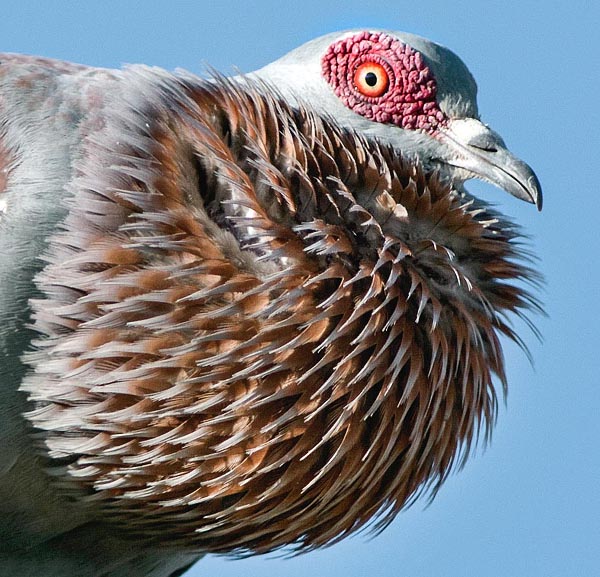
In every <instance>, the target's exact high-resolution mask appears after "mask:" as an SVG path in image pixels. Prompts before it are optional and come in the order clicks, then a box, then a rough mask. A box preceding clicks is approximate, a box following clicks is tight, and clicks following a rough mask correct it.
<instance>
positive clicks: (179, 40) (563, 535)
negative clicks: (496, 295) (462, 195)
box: [0, 0, 600, 577]
mask: <svg viewBox="0 0 600 577" xmlns="http://www.w3.org/2000/svg"><path fill="white" fill-rule="evenodd" d="M0 8H1V10H0V50H2V51H11V52H24V53H29V54H39V55H43V56H49V57H54V58H61V59H65V60H71V61H76V62H82V63H85V64H90V65H96V66H105V67H118V66H121V65H122V64H123V63H127V62H130V63H137V62H141V63H146V64H152V65H157V66H162V67H165V68H167V69H173V68H176V67H182V68H186V69H188V70H190V71H192V72H196V73H199V74H201V73H203V71H204V70H205V66H206V65H207V64H210V65H211V66H213V67H215V68H217V69H218V70H220V71H222V72H231V71H232V70H233V68H234V67H237V68H239V69H240V70H241V71H250V70H252V69H255V68H258V67H260V66H262V65H264V64H266V63H268V62H270V61H272V60H274V59H276V58H277V57H278V56H280V55H282V54H284V53H285V52H287V51H288V50H290V49H292V48H294V47H295V46H297V45H299V44H302V43H303V42H305V41H307V40H309V39H311V38H313V37H315V36H319V35H321V34H324V33H326V32H330V31H334V30H342V29H346V28H351V27H352V28H354V27H380V28H388V29H391V30H405V31H410V32H413V33H417V34H420V35H423V36H427V37H428V38H430V39H432V40H436V41H437V42H440V43H442V44H444V45H446V46H448V47H450V48H452V49H453V50H454V51H455V52H456V53H457V54H459V55H460V56H461V57H462V58H463V60H464V61H465V62H466V63H467V65H468V66H469V68H470V69H471V71H472V72H473V74H474V75H475V77H476V79H477V82H478V84H479V104H480V111H481V114H482V118H483V119H484V121H486V122H487V123H489V124H490V125H491V126H492V127H493V128H494V129H495V130H497V131H498V132H500V134H502V135H503V137H504V138H505V140H506V142H507V143H508V145H509V147H510V148H511V149H512V150H513V151H514V152H515V153H516V154H518V155H519V156H520V157H521V158H523V159H524V160H526V161H527V162H528V163H530V164H531V165H532V166H533V167H534V169H535V170H536V172H537V174H538V176H539V178H540V180H541V182H542V184H543V187H544V195H545V203H544V211H543V212H542V213H541V214H539V213H537V212H536V211H535V209H534V208H533V207H532V206H530V205H526V204H525V203H522V202H519V201H517V200H516V199H514V198H512V197H510V196H509V195H507V194H505V193H503V192H501V191H497V190H496V189H493V188H492V187H490V186H487V185H483V184H479V183H472V184H471V185H470V186H469V188H470V190H471V191H475V192H476V193H477V194H478V195H482V196H484V197H485V198H491V199H493V200H494V201H496V202H497V203H499V204H500V206H501V208H502V210H503V211H504V212H506V213H507V214H509V215H511V216H513V217H514V218H515V219H516V220H517V221H518V222H519V223H521V224H522V225H523V226H524V228H525V229H526V230H527V231H528V233H529V234H530V235H531V238H532V240H531V247H532V249H533V251H534V252H535V253H536V254H537V255H539V257H540V265H539V267H540V268H541V270H542V272H543V273H544V275H545V277H546V281H547V284H546V288H545V289H544V291H543V292H542V293H541V298H542V300H543V302H544V305H545V308H546V311H547V313H548V315H549V316H548V318H547V319H544V318H536V319H535V320H536V324H537V325H538V327H539V328H540V330H541V332H542V334H543V336H544V342H543V343H539V342H537V341H536V339H535V337H534V336H533V335H532V334H531V333H530V332H528V331H527V329H526V328H524V327H520V330H521V333H522V334H523V336H524V337H525V340H526V341H527V343H528V344H529V346H530V348H531V351H532V354H533V357H534V359H535V367H533V368H532V366H531V365H530V363H529V362H528V360H527V358H526V357H525V355H524V354H523V352H522V351H520V350H519V349H518V348H517V347H515V346H513V345H511V344H507V346H506V348H505V354H506V357H507V368H508V377H509V385H510V393H509V397H508V401H507V404H506V407H504V408H502V410H501V412H500V415H499V421H498V426H497V428H496V430H495V434H494V437H493V442H492V444H491V446H490V447H489V448H488V449H487V450H486V451H485V452H484V451H479V452H478V453H477V454H476V455H475V456H474V458H472V459H471V460H470V462H469V463H468V464H467V466H466V468H465V469H464V470H462V471H460V472H458V473H457V474H455V475H452V476H451V477H450V479H449V480H448V481H447V483H446V484H445V486H444V487H443V488H442V490H441V491H440V493H439V494H438V496H437V498H436V500H435V501H434V502H433V504H432V505H431V506H429V507H425V503H423V502H419V503H417V504H416V505H415V506H414V507H413V508H412V509H410V510H408V511H406V512H405V513H403V514H401V515H399V516H398V518H397V519H396V521H395V522H394V523H393V525H392V526H391V527H390V528H388V530H387V531H386V532H384V533H383V534H382V535H381V536H378V537H377V538H375V539H369V538H368V537H367V536H364V535H359V536H356V537H353V538H351V539H349V540H346V541H345V542H343V543H341V544H339V545H336V546H334V547H331V548H329V549H326V550H324V551H320V552H315V553H310V554H308V555H303V556H300V557H298V558H294V559H281V558H276V559H273V558H269V557H266V558H265V557H258V558H252V559H245V560H235V561H230V560H226V559H223V558H217V557H211V558H205V559H204V560H202V561H200V562H199V563H198V564H197V565H196V566H195V567H194V568H193V569H192V570H191V571H190V572H189V573H188V576H189V577H194V576H196V577H201V576H210V577H228V576H236V577H238V576H239V577H242V576H243V577H253V576H260V577H268V576H276V575H285V576H286V577H295V576H302V577H304V576H306V575H312V576H316V577H340V576H343V577H359V576H360V577H362V576H367V575H373V576H378V577H379V576H380V577H388V576H394V577H471V576H472V577H538V576H540V577H542V576H543V577H594V576H598V575H600V492H599V490H600V443H599V441H600V360H599V357H600V334H599V332H600V331H599V328H598V324H599V321H600V314H599V303H600V286H599V285H600V283H599V280H600V259H599V254H600V242H599V238H600V226H599V224H598V222H599V221H598V215H599V214H600V202H599V199H600V187H599V183H600V178H599V177H598V171H599V170H600V135H599V132H600V114H599V112H598V107H599V102H600V80H599V78H600V64H599V61H600V40H599V38H600V8H599V5H598V3H596V2H593V1H591V0H587V1H578V0H571V1H569V2H559V1H556V0H550V1H545V2H544V1H530V2H526V1H521V2H519V1H510V0H505V1H503V2H477V1H475V0H470V1H469V0H454V1H452V2H441V1H438V0H419V1H417V2H405V1H402V0H394V1H392V0H387V1H386V0H363V1H355V0H346V1H344V2H340V1H337V0H333V1H331V0H327V1H326V0H320V1H318V2H316V1H308V2H301V1H297V2H293V3H285V2H276V1H262V2H261V1H258V2H228V1H222V2H214V3H212V2H210V3H209V2H206V3H204V2H177V1H170V2H167V1H163V2H158V1H149V2H127V1H125V0H122V1H120V2H116V1H112V0H108V1H107V0H105V1H103V2H74V1H73V2H52V1H46V2H26V1H24V0H19V1H17V0H10V1H3V2H0ZM41 577H43V576H41Z"/></svg>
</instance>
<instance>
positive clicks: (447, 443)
mask: <svg viewBox="0 0 600 577" xmlns="http://www.w3.org/2000/svg"><path fill="white" fill-rule="evenodd" d="M399 38H400V37H393V36H390V35H389V34H388V33H383V32H349V33H344V34H342V35H336V36H331V37H326V38H324V39H321V40H320V41H318V42H316V43H312V44H310V45H307V46H308V48H301V49H299V52H296V53H291V55H289V56H288V57H285V58H284V59H282V61H281V62H280V63H279V64H278V63H275V64H274V65H270V66H269V67H267V68H265V69H263V70H262V71H258V72H257V73H254V74H253V75H250V76H249V77H247V78H234V79H224V78H220V77H215V78H213V79H212V80H200V79H198V78H195V77H192V76H190V75H186V74H183V73H180V74H178V75H173V74H169V73H166V72H164V71H161V70H157V69H149V68H145V67H131V68H128V69H125V70H122V71H106V70H96V69H88V68H85V67H82V66H76V65H69V64H64V63H56V62H53V61H46V60H42V59H34V58H29V57H20V56H12V55H6V56H5V57H0V126H1V127H2V132H1V133H0V144H1V147H0V164H1V166H0V169H2V170H3V172H2V174H3V179H2V180H0V186H2V187H3V188H2V190H1V191H0V203H1V204H0V206H1V207H3V214H2V217H1V220H0V244H1V246H2V247H3V250H2V251H1V252H0V297H1V302H2V305H1V306H0V348H1V350H2V352H3V359H2V363H1V364H0V379H1V381H0V383H1V385H0V417H1V419H2V426H1V427H0V442H1V445H0V447H1V448H0V507H1V508H2V509H1V510H0V515H1V517H0V518H1V519H2V520H1V521H0V543H1V544H0V574H13V575H23V576H25V575H38V574H42V573H43V574H44V575H46V576H47V577H54V576H55V575H56V577H58V576H65V577H66V576H69V575H78V576H80V577H87V576H89V577H95V576H100V575H107V576H109V575H110V576H113V577H118V576H120V575H129V576H132V575H149V576H154V577H162V576H165V577H168V576H169V575H177V574H179V573H178V571H180V570H183V568H184V567H186V566H188V565H189V564H190V563H191V562H192V561H193V560H194V559H195V558H197V557H198V556H199V555H200V554H201V553H202V552H206V551H219V552H246V551H253V552H263V551H270V550H273V549H275V548H278V547H282V546H285V545H291V546H293V547H296V548H299V549H310V548H313V547H317V546H321V545H325V544H327V543H330V542H332V541H334V540H336V539H339V538H341V537H343V536H344V535H346V534H348V533H350V532H352V531H355V530H357V529H359V528H360V527H363V526H365V525H366V524H368V523H369V522H370V521H371V520H373V519H374V518H376V519H379V522H380V523H381V524H385V523H386V522H388V521H389V520H391V518H392V517H393V516H394V515H395V513H397V512H398V510H399V509H401V508H402V507H403V506H406V504H408V503H410V502H411V501H412V500H413V499H414V498H415V497H416V496H418V495H419V494H420V493H422V492H423V491H428V490H433V491H434V490H435V489H436V488H437V487H438V486H439V484H440V483H441V482H442V481H443V480H444V478H445V477H446V475H447V473H448V471H449V470H450V468H451V466H452V465H453V464H454V463H455V462H457V461H459V462H462V460H463V459H464V457H466V455H467V454H468V452H469V447H470V445H471V443H472V441H474V440H475V439H476V437H477V434H478V431H479V430H480V429H481V428H483V429H485V430H487V428H488V426H489V425H490V424H491V423H492V421H493V419H494V415H495V406H496V395H495V392H494V388H493V382H492V379H493V377H494V375H496V376H497V377H498V378H499V379H500V380H501V381H503V380H504V374H503V362H502V353H501V350H500V345H499V341H498V334H500V333H505V334H508V335H509V336H511V337H514V335H513V334H512V331H511V329H510V327H509V326H508V325H507V324H506V321H505V318H504V316H505V314H506V313H510V312H516V313H517V314H520V312H521V311H523V310H524V309H527V308H528V307H529V306H530V305H531V301H530V297H529V296H528V295H527V293H526V292H524V291H523V289H522V288H519V287H518V286H515V284H514V282H515V281H517V283H518V281H520V280H526V279H527V278H528V277H531V276H532V275H533V273H531V271H530V270H529V269H528V268H527V267H526V266H523V265H522V264H521V263H520V262H519V261H520V259H521V256H522V255H521V253H520V252H519V249H518V247H517V246H516V245H515V243H514V239H515V237H516V236H517V233H516V231H515V229H514V227H513V226H512V225H511V224H510V223H508V221H506V219H504V218H503V217H500V216H499V215H497V214H496V213H494V212H493V211H491V210H490V209H489V208H487V207H486V205H485V204H483V203H481V202H480V201H477V200H475V199H471V198H470V197H468V196H467V195H466V193H465V192H464V190H463V189H462V183H463V181H464V180H466V179H468V178H472V177H476V176H478V177H482V178H484V179H486V180H490V181H492V182H495V183H496V184H499V185H500V186H503V187H504V188H506V189H507V190H509V191H510V192H512V193H513V194H515V195H516V196H520V197H522V198H527V199H529V200H537V202H538V204H539V203H540V201H539V200H538V199H537V197H538V195H539V186H538V184H537V180H536V179H535V175H534V174H533V173H532V172H531V170H530V169H529V167H527V166H526V165H525V164H524V163H522V162H521V161H518V160H517V159H515V158H514V157H513V156H511V155H510V154H509V153H508V152H507V151H506V149H505V147H504V143H503V142H502V140H501V139H500V138H499V137H498V135H496V134H495V133H493V132H492V131H490V130H489V129H488V128H487V127H485V126H484V125H482V124H481V123H479V121H478V120H477V118H476V114H477V110H476V104H475V102H474V98H475V85H474V82H473V81H472V78H471V77H470V75H469V73H468V71H467V70H466V68H464V65H463V64H462V63H461V62H460V61H459V60H458V59H457V58H456V57H455V56H454V55H452V54H451V53H450V52H449V51H447V50H445V49H442V48H441V47H437V46H436V45H433V44H432V43H428V42H427V41H424V40H422V39H416V37H412V36H407V37H403V38H402V39H399ZM353 43H354V44H353ZM353 46H359V47H361V48H360V49H359V50H353V49H352V48H353ZM370 50H371V51H373V50H377V51H379V52H378V53H377V58H374V59H373V58H371V59H369V58H368V56H369V54H370V52H369V51H370ZM361 51H362V52H361ZM381 51H384V52H385V54H384V56H385V58H384V57H383V56H381ZM352 54H359V56H358V59H359V60H360V62H358V63H353V61H352V59H353V58H354V57H353V56H352ZM399 54H401V55H402V56H401V57H398V58H397V61H396V60H395V58H396V57H397V56H398V55H399ZM340 55H342V56H340ZM340 59H341V60H340ZM452 59H454V60H452ZM303 62H304V63H306V65H307V68H306V71H305V76H302V75H299V74H297V72H298V67H299V66H300V65H301V64H302V63H303ZM348 62H350V63H349V64H348ZM344 66H346V67H352V71H353V72H352V73H353V74H354V76H353V77H352V75H351V77H352V78H354V80H353V82H354V83H355V84H354V85H353V86H354V87H353V88H351V89H349V88H348V87H346V86H345V85H344V84H343V82H341V83H340V82H339V79H340V78H346V75H345V73H341V72H340V70H343V69H344ZM361 66H363V68H360V67H361ZM364 66H366V68H365V67H364ZM377 66H379V68H377ZM403 66H405V67H406V68H407V70H408V72H406V77H405V78H404V77H403V76H402V74H404V72H403V70H404V68H402V67H403ZM411 67H412V68H411ZM290 71H292V72H291V74H290ZM357 71H358V72H357ZM449 71H450V72H451V71H455V72H456V74H454V75H453V74H450V72H449ZM360 74H363V76H362V77H361V76H360ZM379 74H383V75H384V76H382V77H379V76H378V75H379ZM315 75H316V77H315ZM446 77H448V78H449V79H446V81H443V79H444V78H446ZM286 78H288V79H289V78H294V79H295V80H294V81H293V82H291V81H289V80H286ZM401 78H404V80H403V81H402V82H401V81H400V79H401ZM407 79H409V80H410V82H409V81H408V80H407ZM380 81H381V82H383V84H382V87H381V90H382V92H380V93H377V91H378V90H379V87H378V85H377V82H380ZM298 83H299V84H298ZM411 83H412V84H411ZM402 86H403V87H404V89H405V90H404V96H403V97H402V98H401V99H400V100H401V102H400V104H398V102H399V101H398V100H393V99H392V100H393V102H392V100H389V99H388V100H389V102H392V104H390V103H389V102H388V103H387V104H385V103H383V102H382V103H379V102H378V100H377V99H378V98H382V97H385V98H387V97H388V96H393V93H392V91H393V90H396V89H399V88H402ZM362 88H364V89H365V90H366V91H367V92H368V95H367V97H366V98H365V99H364V100H361V90H362ZM319 91H321V92H322V93H323V94H324V96H323V98H321V99H319V98H317V96H316V95H317V94H318V92H319ZM311 102H314V106H311ZM397 110H401V111H402V112H401V113H400V112H397ZM494 155H496V156H494ZM490 159H491V160H490ZM440 173H441V177H444V178H443V180H440V178H441V177H440ZM539 198H541V197H539Z"/></svg>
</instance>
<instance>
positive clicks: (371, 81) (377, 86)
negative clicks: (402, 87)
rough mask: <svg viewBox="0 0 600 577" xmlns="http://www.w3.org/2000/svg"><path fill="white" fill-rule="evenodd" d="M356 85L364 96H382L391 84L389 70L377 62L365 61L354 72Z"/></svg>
mask: <svg viewBox="0 0 600 577" xmlns="http://www.w3.org/2000/svg"><path fill="white" fill-rule="evenodd" d="M354 85H355V86H356V88H358V91H359V92H360V93H361V94H363V95H364V96H370V97H377V96H381V95H382V94H383V93H384V92H385V91H386V90H387V89H388V86H389V85H390V77H389V75H388V73H387V70H386V69H385V68H384V67H383V66H382V65H381V64H378V63H377V62H363V63H362V64H361V65H360V66H359V67H358V68H357V69H356V72H355V73H354Z"/></svg>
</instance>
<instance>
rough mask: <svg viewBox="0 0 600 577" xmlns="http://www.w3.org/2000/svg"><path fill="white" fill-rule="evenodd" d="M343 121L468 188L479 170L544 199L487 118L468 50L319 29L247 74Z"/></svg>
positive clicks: (480, 175) (512, 189) (530, 197)
mask: <svg viewBox="0 0 600 577" xmlns="http://www.w3.org/2000/svg"><path fill="white" fill-rule="evenodd" d="M250 76H251V77H254V78H259V79H261V80H263V81H265V82H266V83H268V84H269V85H270V86H274V87H276V89H277V90H278V91H279V92H280V93H281V94H282V95H284V96H285V98H286V99H287V100H288V101H292V102H296V103H297V104H299V105H301V104H302V103H303V102H310V103H311V107H312V109H316V110H318V112H319V113H320V114H322V115H324V116H329V117H331V118H333V119H335V121H336V123H337V124H338V125H341V126H344V127H346V128H348V129H351V130H356V131H357V132H359V133H361V134H365V135H366V136H368V137H371V138H375V139H377V140H379V141H380V142H382V143H384V144H387V145H389V146H391V147H393V148H394V149H396V150H398V151H399V152H401V153H402V155H403V156H405V157H406V156H411V155H412V156H414V157H417V158H418V159H419V161H420V162H421V163H422V165H423V166H424V167H425V169H426V170H436V171H438V172H439V173H441V174H442V175H443V176H445V177H447V178H449V179H450V180H451V182H452V183H453V185H454V186H455V187H457V188H462V184H463V183H464V181H466V180H469V179H472V178H477V179H481V180H484V181H486V182H489V183H491V184H493V185H495V186H498V187H499V188H501V189H503V190H505V191H507V192H509V193H510V194H512V195H513V196H516V197H517V198H520V199H522V200H525V201H527V202H531V203H534V204H536V206H537V207H538V208H539V209H541V207H542V191H541V186H540V182H539V180H538V178H537V176H536V175H535V173H534V172H533V170H532V169H531V168H530V167H529V166H528V165H527V164H526V163H525V162H523V161H522V160H520V159H519V158H517V157H516V156H515V155H514V154H512V153H511V152H510V151H509V150H508V149H507V147H506V144H505V143H504V141H503V140H502V138H501V137H500V135H499V134H498V133H496V132H495V131H494V130H492V129H491V128H490V127H489V126H487V125H486V124H484V123H483V122H481V120H480V119H479V115H478V108H477V84H476V83H475V80H474V78H473V76H472V75H471V73H470V72H469V70H468V68H467V67H466V66H465V64H464V63H463V62H462V60H461V59H460V58H459V57H458V56H456V55H455V54H454V53H453V52H452V51H450V50H448V49H447V48H445V47H443V46H440V45H439V44H436V43H434V42H431V41H430V40H427V39H425V38H421V37H419V36H415V35H413V34H407V33H403V32H387V31H374V30H373V31H364V30H363V31H357V30H352V31H347V32H342V33H333V34H328V35H326V36H322V37H320V38H317V39H315V40H313V41H311V42H308V43H306V44H304V45H303V46H300V47H299V48H297V49H296V50H293V51H292V52H290V53H288V54H287V55H285V56H283V57H282V58H280V59H279V60H277V61H275V62H273V63H271V64H269V65H268V66H265V67H264V68H262V69H260V70H258V71H257V72H255V73H253V74H251V75H250Z"/></svg>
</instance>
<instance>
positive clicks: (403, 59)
mask: <svg viewBox="0 0 600 577" xmlns="http://www.w3.org/2000/svg"><path fill="white" fill-rule="evenodd" d="M370 62H372V63H374V64H377V65H379V66H381V67H382V68H383V69H384V70H385V73H387V75H388V87H387V90H386V91H385V92H383V94H381V95H380V96H367V95H366V94H364V93H363V92H361V90H360V88H359V87H358V86H357V85H356V83H355V74H356V70H357V68H358V67H359V66H361V65H362V64H364V63H370ZM322 73H323V77H324V78H325V80H327V82H328V83H329V84H330V85H331V86H332V88H333V90H334V92H335V94H336V95H337V96H338V97H339V98H340V99H341V100H342V102H344V104H345V105H346V106H347V107H348V108H349V109H350V110H352V111H354V112H356V113H357V114H360V115H361V116H364V117H365V118H368V119H369V120H373V121H375V122H382V123H386V124H395V125H396V126H399V127H400V128H405V129H409V130H415V129H420V130H423V131H425V132H428V133H429V134H432V135H435V133H436V132H437V130H438V128H439V127H440V126H443V125H445V124H446V123H447V122H448V118H447V117H446V115H445V114H444V113H443V112H442V111H441V110H440V108H439V105H438V103H437V100H436V94H437V85H436V81H435V78H434V76H433V73H432V72H431V70H430V69H429V67H428V66H427V65H426V64H425V62H424V60H423V57H422V56H421V53H420V52H417V51H416V50H413V49H412V48H411V47H410V46H408V45H407V44H404V43H402V42H400V41H399V40H396V39H395V38H393V37H392V36H389V35H388V34H385V33H377V32H360V33H358V34H355V35H354V36H350V37H348V38H344V39H343V40H340V41H338V42H335V43H334V44H332V45H331V46H330V47H329V49H328V50H327V53H326V54H325V56H323V59H322Z"/></svg>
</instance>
